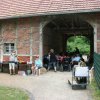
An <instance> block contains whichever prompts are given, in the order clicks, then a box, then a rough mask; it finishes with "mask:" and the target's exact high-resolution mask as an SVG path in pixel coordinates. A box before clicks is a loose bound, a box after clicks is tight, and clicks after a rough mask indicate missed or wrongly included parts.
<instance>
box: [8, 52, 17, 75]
mask: <svg viewBox="0 0 100 100" xmlns="http://www.w3.org/2000/svg"><path fill="white" fill-rule="evenodd" d="M16 62H17V55H16V51H13V52H12V53H11V55H10V57H9V72H10V75H12V74H13V75H15V63H16Z"/></svg>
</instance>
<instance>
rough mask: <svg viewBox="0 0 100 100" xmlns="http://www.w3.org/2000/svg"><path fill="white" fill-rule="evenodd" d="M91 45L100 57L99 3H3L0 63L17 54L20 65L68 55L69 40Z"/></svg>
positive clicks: (99, 0) (6, 0) (29, 0)
mask: <svg viewBox="0 0 100 100" xmlns="http://www.w3.org/2000/svg"><path fill="white" fill-rule="evenodd" d="M73 35H83V36H86V37H87V38H88V39H89V40H90V41H91V54H93V52H94V51H95V52H97V53H100V0H0V60H1V61H8V59H9V54H10V52H11V50H16V52H17V55H18V57H19V59H20V60H21V61H32V60H33V59H34V57H35V55H37V54H39V55H40V57H41V58H42V56H43V54H46V53H47V52H48V50H49V49H50V48H54V49H55V52H60V51H65V48H66V41H67V39H68V38H69V37H70V36H73Z"/></svg>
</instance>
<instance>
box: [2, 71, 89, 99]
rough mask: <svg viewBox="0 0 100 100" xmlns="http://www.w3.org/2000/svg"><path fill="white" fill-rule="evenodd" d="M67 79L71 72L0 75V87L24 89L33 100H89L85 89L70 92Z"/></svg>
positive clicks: (69, 77)
mask: <svg viewBox="0 0 100 100" xmlns="http://www.w3.org/2000/svg"><path fill="white" fill-rule="evenodd" d="M68 79H71V72H47V73H46V74H43V75H41V76H32V75H30V76H19V75H15V76H10V75H9V74H2V73H0V85H6V86H11V87H18V88H24V89H26V90H28V91H29V92H31V93H32V94H33V97H34V98H35V100H91V99H90V98H89V96H88V95H89V91H88V90H87V89H86V90H72V89H71V87H70V86H69V84H68V82H67V81H68Z"/></svg>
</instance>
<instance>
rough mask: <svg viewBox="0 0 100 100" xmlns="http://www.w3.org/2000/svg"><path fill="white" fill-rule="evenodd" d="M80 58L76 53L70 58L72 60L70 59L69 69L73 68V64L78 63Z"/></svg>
mask: <svg viewBox="0 0 100 100" xmlns="http://www.w3.org/2000/svg"><path fill="white" fill-rule="evenodd" d="M80 59H81V57H80V56H79V54H77V55H76V56H74V57H73V58H72V61H71V69H72V68H73V66H74V65H78V63H79V61H80Z"/></svg>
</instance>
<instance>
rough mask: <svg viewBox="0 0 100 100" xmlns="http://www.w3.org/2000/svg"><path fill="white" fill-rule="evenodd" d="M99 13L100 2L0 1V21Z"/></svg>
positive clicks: (53, 0) (84, 0)
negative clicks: (73, 13) (54, 15)
mask: <svg viewBox="0 0 100 100" xmlns="http://www.w3.org/2000/svg"><path fill="white" fill-rule="evenodd" d="M91 11H94V12H95V11H100V0H0V19H6V18H13V17H24V16H37V15H38V16H40V15H50V14H62V13H72V12H76V13H78V12H91Z"/></svg>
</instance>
